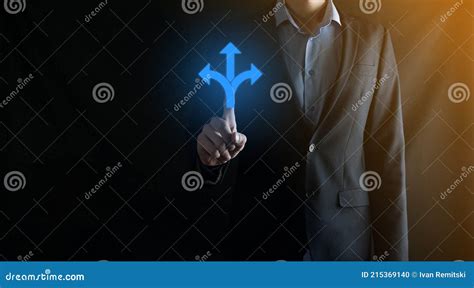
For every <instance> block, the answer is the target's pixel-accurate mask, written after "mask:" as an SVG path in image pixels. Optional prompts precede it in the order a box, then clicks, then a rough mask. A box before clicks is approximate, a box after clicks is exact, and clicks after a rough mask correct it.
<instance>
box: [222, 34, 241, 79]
mask: <svg viewBox="0 0 474 288" xmlns="http://www.w3.org/2000/svg"><path fill="white" fill-rule="evenodd" d="M220 53H221V54H224V55H226V56H227V74H226V76H227V79H228V80H229V81H232V79H234V76H235V54H240V51H239V49H237V47H235V45H234V44H232V42H229V44H227V45H226V46H225V47H224V49H222V50H221V52H220Z"/></svg>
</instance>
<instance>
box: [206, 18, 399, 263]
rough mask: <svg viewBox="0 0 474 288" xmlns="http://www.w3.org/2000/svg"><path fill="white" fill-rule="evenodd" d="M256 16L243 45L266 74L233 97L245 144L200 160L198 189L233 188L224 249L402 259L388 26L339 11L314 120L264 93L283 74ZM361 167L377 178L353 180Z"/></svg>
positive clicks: (272, 37) (240, 253)
mask: <svg viewBox="0 0 474 288" xmlns="http://www.w3.org/2000/svg"><path fill="white" fill-rule="evenodd" d="M262 15H263V14H262ZM258 25H259V27H258V32H256V34H258V35H259V36H257V37H256V36H255V35H254V36H253V37H252V38H256V39H257V40H256V41H255V42H252V44H251V45H252V46H250V45H249V44H246V45H245V47H246V48H247V49H248V48H249V47H252V49H253V51H252V53H253V54H254V55H262V57H261V58H262V59H260V60H259V61H260V62H259V61H256V63H255V64H256V65H257V67H259V68H260V70H262V72H263V73H264V76H263V77H262V78H261V79H260V80H259V81H258V82H257V83H256V84H255V85H254V86H250V85H248V87H243V88H241V89H240V90H239V92H238V93H237V96H236V97H237V98H236V99H237V100H236V101H237V104H236V105H237V106H236V119H237V123H238V129H239V130H240V132H242V133H244V134H246V135H247V137H248V143H247V146H246V147H245V149H244V151H243V152H242V153H241V154H240V155H239V156H238V157H237V158H236V159H234V160H232V161H231V162H230V163H229V164H228V165H227V166H225V167H220V168H219V169H221V171H219V170H217V171H215V170H214V172H213V171H209V170H207V169H202V173H203V174H204V176H205V178H206V179H207V180H208V181H207V183H208V185H205V187H204V189H205V191H206V193H210V195H214V196H215V197H216V198H219V197H223V193H229V194H231V201H229V206H228V207H227V209H228V211H229V212H230V215H231V216H230V222H229V226H228V227H227V228H225V229H226V232H225V233H223V234H224V236H225V237H224V238H225V241H224V242H225V243H227V247H228V251H231V252H232V253H231V255H232V256H230V257H229V258H230V259H234V260H252V259H253V260H276V259H290V260H298V259H300V260H301V259H303V255H304V258H305V259H311V260H372V259H385V260H407V259H408V238H407V233H408V231H407V209H406V190H405V161H404V135H403V123H402V110H401V102H400V88H399V77H398V72H397V65H396V59H395V55H394V51H393V47H392V42H391V39H390V35H389V34H388V32H387V30H386V29H384V28H383V27H381V26H380V25H374V24H370V23H365V22H361V21H360V20H358V19H355V18H353V17H350V16H345V15H342V28H343V32H342V34H341V35H340V36H341V37H342V41H343V45H342V47H343V48H342V51H341V54H340V55H342V60H341V65H340V68H339V73H338V77H337V79H335V81H334V83H333V85H332V86H331V87H330V89H329V90H328V91H327V93H325V94H324V95H321V96H320V97H319V99H318V100H317V103H315V104H314V105H322V108H323V109H322V113H321V115H318V117H316V121H315V119H314V118H312V119H310V118H308V117H306V116H307V115H304V113H303V112H302V111H300V109H299V108H298V106H297V105H296V100H295V99H296V97H293V98H292V99H291V100H290V101H288V102H284V103H275V101H273V100H272V99H271V97H270V90H271V87H272V86H273V85H274V84H275V83H281V82H284V83H287V84H290V81H289V80H288V77H287V75H286V69H285V65H284V61H283V58H282V55H281V54H282V53H283V52H282V50H281V49H280V48H281V47H280V45H279V43H278V40H277V39H278V38H277V33H276V27H275V23H274V22H273V19H270V21H266V22H263V21H260V23H259V24H258ZM242 50H243V49H242ZM243 53H245V51H243ZM375 79H377V80H378V83H375V82H376V81H377V80H375ZM381 79H384V80H381ZM382 82H383V83H382ZM215 85H217V84H215ZM370 91H373V93H372V94H371V92H370ZM354 105H355V106H354ZM309 147H312V148H314V149H311V150H312V152H310V151H309ZM296 164H298V165H296ZM296 166H298V167H296ZM295 167H296V169H294V168H295ZM201 168H203V167H201ZM290 169H291V170H292V172H291V173H290V174H289V176H288V172H289V170H290ZM367 171H371V172H376V173H377V174H378V175H379V176H380V180H381V181H380V183H375V185H376V187H375V188H377V187H378V185H380V187H379V188H378V189H373V191H369V190H372V189H367V187H364V184H362V183H364V182H363V181H362V183H361V181H360V180H361V176H362V175H363V174H364V172H367ZM220 172H222V173H220ZM285 173H287V174H285ZM217 175H220V176H221V177H218V176H217ZM287 176H288V177H287ZM216 177H218V178H219V179H213V178H216ZM214 180H218V181H217V183H215V184H214V183H212V184H209V183H211V182H213V181H214ZM376 181H377V180H376ZM369 182H370V181H369ZM365 184H369V185H370V183H365ZM372 184H373V183H372ZM361 185H362V186H361ZM228 188H231V189H230V190H229V189H228ZM303 225H305V229H304V227H303ZM224 246H225V245H224Z"/></svg>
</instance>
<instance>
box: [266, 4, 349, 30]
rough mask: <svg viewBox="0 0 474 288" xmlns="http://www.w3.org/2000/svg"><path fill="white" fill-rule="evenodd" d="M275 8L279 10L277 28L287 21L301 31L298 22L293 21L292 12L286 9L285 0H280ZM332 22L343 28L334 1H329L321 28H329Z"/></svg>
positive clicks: (276, 17)
mask: <svg viewBox="0 0 474 288" xmlns="http://www.w3.org/2000/svg"><path fill="white" fill-rule="evenodd" d="M275 7H276V8H277V10H276V12H275V22H276V26H279V25H280V24H281V23H283V22H285V21H289V22H290V23H291V25H293V26H294V27H295V28H296V29H298V30H299V29H300V27H299V26H298V24H296V21H295V20H294V19H293V17H292V16H291V14H290V12H289V11H288V9H287V8H286V5H285V0H278V1H277V4H276V6H275ZM332 21H334V22H336V23H337V24H339V26H342V23H341V17H340V15H339V12H338V11H337V8H336V5H334V2H333V1H332V0H328V3H327V6H326V11H325V12H324V16H323V20H322V21H321V26H320V27H324V26H327V25H329V24H330V23H331V22H332Z"/></svg>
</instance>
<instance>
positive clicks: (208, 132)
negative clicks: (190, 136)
mask: <svg viewBox="0 0 474 288" xmlns="http://www.w3.org/2000/svg"><path fill="white" fill-rule="evenodd" d="M246 142H247V137H246V136H245V135H244V134H242V133H238V132H237V125H236V123H235V113H234V109H227V108H224V115H223V116H222V118H221V117H213V118H212V119H211V121H209V123H208V124H206V125H204V127H203V128H202V131H201V133H200V134H199V136H198V137H197V152H198V156H199V159H200V160H201V163H202V164H204V165H206V166H218V165H222V164H224V163H226V162H228V161H229V160H231V159H234V158H235V157H236V156H237V154H239V153H240V151H242V150H243V149H244V147H245V143H246Z"/></svg>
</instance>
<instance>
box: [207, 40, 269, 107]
mask: <svg viewBox="0 0 474 288" xmlns="http://www.w3.org/2000/svg"><path fill="white" fill-rule="evenodd" d="M220 53H221V54H224V55H226V60H227V61H226V62H227V67H226V69H227V70H226V71H227V72H226V76H224V75H222V74H221V73H219V72H217V71H214V70H211V64H207V65H206V66H205V67H204V68H203V69H202V70H201V72H199V77H201V78H202V79H203V80H204V81H205V82H206V83H207V84H208V85H211V79H213V80H215V81H217V82H218V83H219V84H221V86H222V88H224V92H225V98H226V108H234V106H235V94H236V93H237V89H238V88H239V86H240V85H241V84H242V83H243V82H245V80H250V85H253V84H254V83H255V82H256V81H257V80H258V79H259V78H260V77H261V76H262V72H261V71H260V70H258V68H257V67H255V65H253V64H250V70H247V71H244V72H242V73H240V74H239V75H237V76H235V55H236V54H240V53H241V52H240V51H239V49H237V47H235V45H234V44H232V42H229V44H227V45H226V46H225V47H224V49H222V50H221V52H220Z"/></svg>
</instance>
